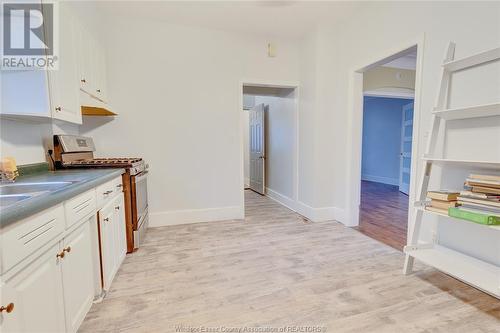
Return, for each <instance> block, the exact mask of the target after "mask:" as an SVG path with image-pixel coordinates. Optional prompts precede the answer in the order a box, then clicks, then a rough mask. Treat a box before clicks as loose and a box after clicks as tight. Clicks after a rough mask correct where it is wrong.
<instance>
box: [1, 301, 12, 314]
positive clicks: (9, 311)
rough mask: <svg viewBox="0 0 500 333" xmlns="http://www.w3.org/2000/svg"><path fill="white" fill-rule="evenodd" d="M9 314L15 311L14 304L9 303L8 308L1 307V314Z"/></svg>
mask: <svg viewBox="0 0 500 333" xmlns="http://www.w3.org/2000/svg"><path fill="white" fill-rule="evenodd" d="M4 311H5V312H7V313H11V312H12V311H14V303H9V304H7V306H0V312H4Z"/></svg>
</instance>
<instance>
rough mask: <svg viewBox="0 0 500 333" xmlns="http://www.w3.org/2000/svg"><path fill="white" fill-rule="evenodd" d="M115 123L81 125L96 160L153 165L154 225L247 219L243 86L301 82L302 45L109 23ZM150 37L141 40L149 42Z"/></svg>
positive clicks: (156, 25)
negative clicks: (133, 158)
mask: <svg viewBox="0 0 500 333" xmlns="http://www.w3.org/2000/svg"><path fill="white" fill-rule="evenodd" d="M105 30H106V31H107V36H106V37H105V39H106V40H105V43H104V44H105V45H106V46H107V51H108V54H107V56H108V59H111V60H110V61H109V62H108V72H107V76H108V84H109V92H110V99H111V100H112V102H113V106H114V108H115V109H116V111H117V112H118V113H119V114H120V116H119V117H117V118H116V119H115V120H114V121H109V122H107V123H104V121H105V120H101V119H92V120H91V121H86V122H87V123H86V125H84V126H83V127H82V129H81V133H82V134H86V135H91V136H93V137H94V139H95V141H96V143H97V145H98V147H97V149H98V151H99V152H100V153H101V154H102V155H107V156H111V155H113V156H116V155H137V156H142V157H144V158H145V159H146V160H147V161H148V162H149V164H150V169H151V173H150V175H151V176H150V178H149V191H150V211H151V218H152V225H165V224H172V223H181V222H187V221H189V222H195V221H201V220H203V221H205V220H220V219H233V218H239V217H243V196H242V191H241V185H242V183H243V171H242V170H243V165H242V164H243V158H242V155H243V151H242V141H241V140H242V138H241V134H240V133H241V132H240V128H238V125H237V124H239V123H240V113H239V110H240V99H241V91H240V89H241V87H240V85H239V84H240V82H241V81H242V80H244V79H247V78H251V79H255V80H262V81H298V78H299V75H298V63H299V60H298V46H297V45H296V44H293V43H289V42H287V41H279V40H278V41H276V44H277V45H279V49H280V53H279V55H278V56H277V57H275V58H269V57H267V41H266V39H265V38H255V37H250V36H245V35H241V34H239V35H237V34H233V33H228V32H223V31H216V30H208V29H202V28H194V27H185V26H178V25H170V24H167V23H165V22H154V21H144V20H137V21H133V20H132V21H131V20H121V19H114V18H108V19H107V21H106V29H105ZM146 37H147V38H146Z"/></svg>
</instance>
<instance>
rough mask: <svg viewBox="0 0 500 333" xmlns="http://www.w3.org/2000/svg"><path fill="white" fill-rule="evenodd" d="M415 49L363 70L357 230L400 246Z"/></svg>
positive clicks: (403, 240) (405, 219) (405, 208)
mask: <svg viewBox="0 0 500 333" xmlns="http://www.w3.org/2000/svg"><path fill="white" fill-rule="evenodd" d="M416 58H417V50H416V49H411V50H410V51H409V52H408V53H405V54H404V55H403V56H401V57H398V58H396V59H394V60H391V61H390V62H388V63H385V64H383V65H380V66H377V67H375V68H372V69H370V70H368V71H366V72H364V73H363V139H362V140H363V143H362V162H361V163H362V165H361V205H360V219H359V230H360V231H361V232H362V233H364V234H365V235H368V236H370V237H372V238H374V239H377V240H379V241H381V242H383V243H385V244H387V245H389V246H392V247H394V248H396V249H398V250H400V251H402V250H403V247H404V246H405V245H406V241H407V239H406V238H407V237H406V236H407V232H408V228H407V227H408V202H409V197H408V195H409V192H410V177H411V167H412V165H411V159H412V145H413V114H414V112H413V108H414V98H415V70H416Z"/></svg>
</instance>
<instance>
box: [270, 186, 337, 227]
mask: <svg viewBox="0 0 500 333" xmlns="http://www.w3.org/2000/svg"><path fill="white" fill-rule="evenodd" d="M266 194H267V196H268V197H269V198H271V199H273V200H274V201H276V202H278V203H280V204H282V205H283V206H285V207H287V208H289V209H291V210H293V211H294V212H297V213H299V214H300V215H303V216H305V217H307V218H308V219H309V220H311V221H313V222H323V221H332V220H335V221H338V222H340V223H344V224H345V221H346V220H345V218H346V216H345V212H344V210H343V209H340V208H337V207H320V208H314V207H311V206H309V205H306V204H305V203H303V202H300V201H296V200H294V199H292V198H290V197H288V196H286V195H283V194H281V193H279V192H276V191H274V190H271V189H270V188H266Z"/></svg>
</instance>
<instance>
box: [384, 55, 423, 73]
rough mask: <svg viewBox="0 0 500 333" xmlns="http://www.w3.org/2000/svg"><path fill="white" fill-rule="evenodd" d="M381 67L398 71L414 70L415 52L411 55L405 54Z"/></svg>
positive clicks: (415, 62) (415, 66)
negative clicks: (397, 69)
mask: <svg viewBox="0 0 500 333" xmlns="http://www.w3.org/2000/svg"><path fill="white" fill-rule="evenodd" d="M382 66H383V67H391V68H399V69H412V70H415V69H416V68H417V51H413V52H412V53H409V54H406V55H404V56H402V57H400V58H397V59H394V60H392V61H390V62H388V63H386V64H383V65H382Z"/></svg>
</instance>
